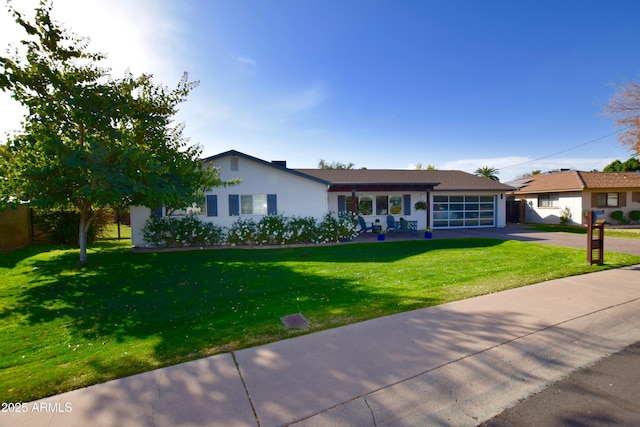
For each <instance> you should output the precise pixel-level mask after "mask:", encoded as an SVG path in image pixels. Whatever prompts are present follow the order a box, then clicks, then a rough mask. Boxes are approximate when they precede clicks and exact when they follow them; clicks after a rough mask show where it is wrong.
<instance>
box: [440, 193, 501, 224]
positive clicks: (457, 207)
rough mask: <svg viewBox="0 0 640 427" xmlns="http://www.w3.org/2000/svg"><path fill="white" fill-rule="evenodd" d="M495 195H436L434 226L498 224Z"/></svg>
mask: <svg viewBox="0 0 640 427" xmlns="http://www.w3.org/2000/svg"><path fill="white" fill-rule="evenodd" d="M495 199H496V196H495V195H477V194H476V195H471V194H469V195H434V196H433V228H472V227H475V228H477V227H495V226H496V200H495Z"/></svg>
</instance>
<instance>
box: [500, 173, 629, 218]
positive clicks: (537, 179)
mask: <svg viewBox="0 0 640 427" xmlns="http://www.w3.org/2000/svg"><path fill="white" fill-rule="evenodd" d="M509 184H510V185H511V186H513V187H516V191H514V192H513V197H514V198H515V199H516V200H519V201H520V202H521V203H522V211H523V213H524V218H521V221H523V222H536V223H546V224H559V223H560V215H561V214H562V211H564V210H565V209H568V210H569V212H570V213H571V218H570V220H569V222H568V223H569V224H573V225H581V224H586V216H585V213H586V212H587V211H589V210H600V211H604V212H605V215H606V217H607V219H608V220H610V219H611V212H613V211H623V212H624V213H625V217H628V214H629V212H631V211H634V210H635V211H637V210H640V173H638V172H581V171H575V170H570V171H566V170H565V171H558V172H548V173H543V174H538V175H533V176H530V177H527V178H523V179H520V180H516V181H511V182H509ZM611 223H613V224H615V223H616V221H611Z"/></svg>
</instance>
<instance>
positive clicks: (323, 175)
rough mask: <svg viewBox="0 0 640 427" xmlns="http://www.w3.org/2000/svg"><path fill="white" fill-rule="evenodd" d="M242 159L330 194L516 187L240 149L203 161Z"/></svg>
mask: <svg viewBox="0 0 640 427" xmlns="http://www.w3.org/2000/svg"><path fill="white" fill-rule="evenodd" d="M224 157H240V158H243V159H246V160H250V161H252V162H256V163H259V164H261V165H264V166H268V167H271V168H276V169H278V170H280V171H283V172H287V173H291V174H294V175H296V176H300V177H303V178H307V179H310V180H312V181H316V182H320V183H322V184H325V185H327V186H329V191H352V190H354V189H355V190H358V191H363V190H365V189H366V190H369V191H385V190H390V189H394V190H399V189H402V190H406V191H413V190H416V191H424V190H428V191H512V190H514V188H513V187H511V186H509V185H506V184H502V183H500V182H497V181H492V180H490V179H487V178H484V177H479V176H476V175H472V174H470V173H467V172H463V171H458V170H418V169H415V170H412V169H289V168H287V167H286V166H285V165H284V164H283V163H280V162H268V161H266V160H262V159H259V158H257V157H253V156H250V155H248V154H244V153H241V152H240V151H236V150H229V151H225V152H224V153H220V154H216V155H214V156H210V157H206V158H204V159H202V162H204V163H207V162H214V163H215V161H216V160H219V159H221V158H224Z"/></svg>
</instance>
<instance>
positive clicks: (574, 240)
mask: <svg viewBox="0 0 640 427" xmlns="http://www.w3.org/2000/svg"><path fill="white" fill-rule="evenodd" d="M465 237H475V238H487V239H504V240H519V241H522V242H531V243H541V244H545V245H555V246H567V247H570V248H579V249H584V250H585V251H586V249H587V235H586V234H574V233H565V232H547V231H538V230H535V229H533V228H531V227H527V226H524V225H509V226H507V227H505V228H474V229H450V230H435V231H434V232H433V238H434V239H453V238H465ZM604 250H605V252H619V253H623V254H631V255H640V239H623V238H618V237H610V236H607V229H605V231H604Z"/></svg>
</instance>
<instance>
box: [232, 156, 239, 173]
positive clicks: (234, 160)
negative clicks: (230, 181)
mask: <svg viewBox="0 0 640 427" xmlns="http://www.w3.org/2000/svg"><path fill="white" fill-rule="evenodd" d="M231 170H232V171H234V172H235V171H237V170H238V158H237V157H232V158H231Z"/></svg>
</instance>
